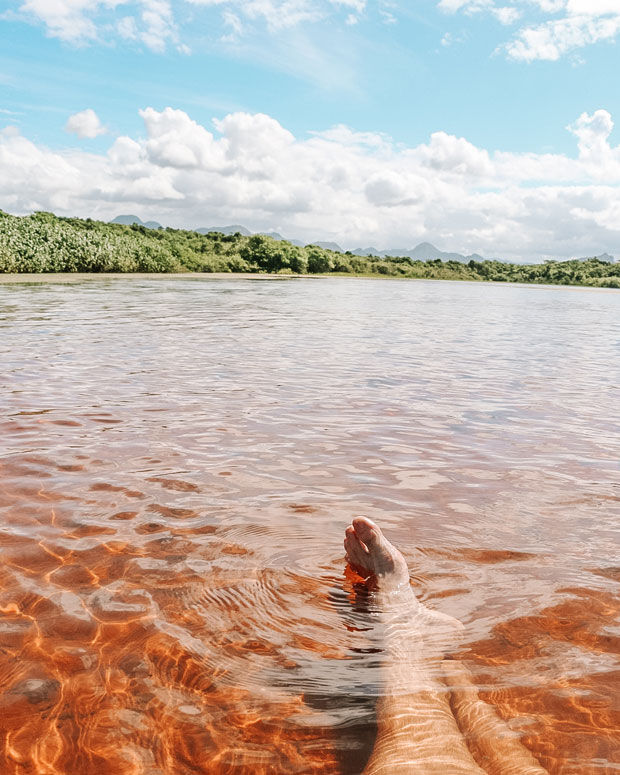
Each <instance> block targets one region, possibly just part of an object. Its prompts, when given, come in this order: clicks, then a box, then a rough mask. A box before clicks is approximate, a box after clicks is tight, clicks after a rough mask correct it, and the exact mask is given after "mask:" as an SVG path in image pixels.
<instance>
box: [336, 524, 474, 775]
mask: <svg viewBox="0 0 620 775" xmlns="http://www.w3.org/2000/svg"><path fill="white" fill-rule="evenodd" d="M345 549H346V552H347V558H348V560H349V562H350V563H351V565H353V567H354V568H355V569H356V570H360V571H361V572H363V573H364V574H365V575H369V574H371V576H372V586H373V590H374V593H373V600H374V602H375V603H376V605H377V608H378V616H379V617H380V626H381V628H382V630H383V637H384V639H385V640H384V649H385V651H384V666H383V669H384V680H385V687H384V696H382V698H381V699H380V700H379V702H378V705H377V724H378V731H377V741H376V743H375V748H374V750H373V752H372V755H371V757H370V761H369V762H368V764H367V766H366V769H365V770H364V775H483V772H484V771H483V770H481V769H480V767H478V765H477V764H476V762H475V761H474V759H473V757H472V755H471V753H470V752H469V750H468V748H467V745H466V744H465V740H464V738H463V736H462V734H461V733H460V730H459V728H458V725H457V723H456V720H455V718H454V714H453V713H452V709H451V707H450V696H449V692H448V690H447V688H446V686H445V684H444V683H443V681H442V674H441V661H442V657H443V650H444V648H445V645H446V641H447V640H448V639H449V637H450V635H452V636H453V637H454V635H455V633H456V632H457V629H458V627H459V625H458V623H457V622H456V620H453V619H451V617H446V616H442V615H441V614H437V613H434V612H432V611H430V610H429V609H427V608H426V607H425V606H423V605H422V604H421V603H420V602H419V601H418V600H417V598H416V597H415V595H414V594H413V590H412V589H411V586H410V583H409V572H408V570H407V564H406V562H405V560H404V558H403V556H402V555H401V554H400V552H398V551H397V550H396V549H395V548H394V547H393V546H392V545H391V544H390V543H389V542H388V541H387V540H386V539H385V537H384V536H383V534H382V533H381V531H380V530H379V528H378V527H377V526H376V525H375V524H374V523H372V522H370V520H367V519H364V518H361V517H360V518H357V519H355V520H353V525H352V526H350V527H348V528H347V531H346V537H345Z"/></svg>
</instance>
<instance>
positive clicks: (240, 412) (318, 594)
mask: <svg viewBox="0 0 620 775" xmlns="http://www.w3.org/2000/svg"><path fill="white" fill-rule="evenodd" d="M0 303H1V306H0V313H1V324H0V325H1V327H0V363H1V367H2V368H1V372H0V380H1V382H2V393H1V396H0V401H1V403H2V415H1V419H0V423H1V436H0V444H1V452H0V454H1V457H0V477H1V478H0V508H1V509H2V523H1V532H0V541H1V547H2V548H1V551H2V565H1V570H0V612H1V618H0V686H1V687H2V688H1V690H0V691H1V694H0V773H2V775H5V774H6V775H9V774H12V773H16V774H17V773H20V774H21V773H37V774H38V773H40V774H41V775H43V774H45V775H108V773H110V775H112V774H113V775H129V774H130V773H131V774H133V773H135V774H136V775H137V774H138V773H140V774H144V775H164V774H165V775H186V774H189V773H192V775H193V774H194V773H209V775H219V774H220V773H227V774H229V775H233V774H234V775H242V774H243V775H245V774H246V773H248V775H249V774H250V773H252V774H257V775H267V773H273V774H274V775H276V774H278V775H279V774H280V773H281V774H282V775H285V774H287V773H304V775H306V774H307V775H313V774H314V773H330V774H333V775H336V774H339V773H342V774H343V775H355V774H356V773H359V772H361V770H362V768H363V766H364V764H365V761H366V759H367V757H368V754H369V752H370V750H371V748H372V744H373V734H374V728H375V726H374V725H375V719H374V701H375V698H376V695H377V693H378V692H380V683H379V682H378V680H377V675H376V672H377V662H378V656H377V653H375V652H376V649H373V648H369V642H368V640H367V638H366V635H365V633H364V626H363V621H362V619H363V616H364V614H363V612H359V611H357V612H356V611H355V610H354V609H352V608H351V603H350V597H351V594H350V593H351V587H350V584H349V582H348V581H347V579H346V578H345V576H344V562H343V557H342V533H343V529H344V527H345V526H346V524H347V522H348V520H349V519H350V517H351V516H352V515H354V514H358V513H362V514H367V515H368V516H370V517H371V518H373V519H376V520H377V521H379V522H381V524H382V525H384V526H385V528H386V532H387V533H388V536H389V537H390V538H391V539H392V540H393V541H394V542H395V543H397V544H398V545H399V546H400V547H401V549H402V550H403V552H404V554H405V556H406V557H407V559H408V561H409V563H410V567H411V570H412V573H413V575H414V578H415V581H416V585H417V587H416V588H417V590H418V593H419V594H420V595H421V597H422V598H423V599H424V600H425V602H426V603H427V604H428V605H429V606H432V607H435V608H437V609H439V610H441V611H444V612H446V613H450V614H452V615H454V616H457V617H458V618H460V619H461V620H462V621H463V622H464V623H465V624H466V626H467V639H468V640H467V645H466V646H464V647H463V648H462V649H461V652H460V653H461V656H462V658H463V660H464V661H465V663H466V664H467V665H468V666H469V668H470V669H471V670H472V672H473V674H474V676H475V679H476V681H477V683H478V685H479V687H480V689H481V692H482V696H483V697H484V698H485V699H486V700H487V701H488V702H490V703H491V704H493V705H494V706H495V707H496V708H497V709H498V711H499V713H500V714H501V716H502V717H503V718H505V719H507V720H508V722H509V724H510V726H511V727H512V728H513V729H514V730H515V732H517V733H518V734H519V735H521V736H522V740H523V742H524V743H525V744H526V745H527V747H528V748H529V749H530V750H531V751H532V752H533V753H534V755H535V756H536V757H538V758H539V760H540V761H541V763H542V764H543V765H544V766H545V767H546V768H547V769H548V771H549V772H550V773H552V775H568V774H569V773H570V774H573V773H574V774H575V775H577V774H579V775H607V774H608V773H609V774H611V773H617V772H619V771H620V549H619V547H620V509H619V502H620V471H619V449H620V446H619V443H618V439H619V433H620V425H619V409H618V407H619V406H620V400H619V399H620V391H619V389H618V384H619V377H620V369H619V363H620V360H619V356H620V345H619V340H620V294H618V293H613V292H612V293H605V292H596V291H586V290H571V289H562V288H556V289H541V288H534V287H527V288H518V287H508V286H484V285H476V284H456V283H416V282H410V281H394V282H379V281H369V280H353V279H351V280H349V279H346V280H337V279H327V280H293V281H283V282H269V281H250V280H245V281H236V280H226V281H204V280H200V281H195V280H159V281H149V280H141V281H131V280H115V281H106V280H104V279H102V280H98V281H94V282H85V283H79V284H75V285H66V286H63V285H53V286H51V285H14V286H4V287H3V286H0ZM447 775H448V774H447Z"/></svg>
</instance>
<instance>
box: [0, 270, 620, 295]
mask: <svg viewBox="0 0 620 775" xmlns="http://www.w3.org/2000/svg"><path fill="white" fill-rule="evenodd" d="M329 278H337V279H342V278H350V279H357V280H388V281H390V280H391V281H394V280H406V281H407V282H411V281H413V282H424V283H467V284H475V285H493V286H507V287H511V288H539V289H547V290H550V289H554V288H555V289H560V288H562V289H564V290H569V291H601V292H605V293H618V291H619V290H620V289H618V288H605V287H597V286H595V285H560V284H555V283H510V282H498V281H497V280H456V279H445V280H442V279H439V278H435V277H393V276H386V275H367V274H350V273H348V272H347V273H346V274H345V273H342V274H341V273H330V274H269V273H267V272H109V273H108V272H45V273H41V274H29V273H26V272H23V273H19V274H9V273H6V274H3V273H0V286H1V285H18V284H22V285H36V284H43V283H50V284H54V283H57V284H72V283H79V282H90V281H93V280H166V279H174V280H299V279H302V280H312V279H321V280H325V279H329Z"/></svg>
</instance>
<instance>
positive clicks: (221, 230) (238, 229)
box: [194, 223, 252, 237]
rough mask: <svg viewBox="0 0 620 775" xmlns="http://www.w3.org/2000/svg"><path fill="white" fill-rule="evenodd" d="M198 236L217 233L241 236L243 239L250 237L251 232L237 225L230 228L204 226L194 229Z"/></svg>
mask: <svg viewBox="0 0 620 775" xmlns="http://www.w3.org/2000/svg"><path fill="white" fill-rule="evenodd" d="M194 231H197V232H198V234H208V233H209V232H210V231H218V232H219V233H220V234H237V233H239V234H242V235H243V236H244V237H250V236H252V232H251V231H249V229H246V228H245V226H240V225H239V224H238V223H235V224H233V225H232V226H205V227H203V228H202V229H194Z"/></svg>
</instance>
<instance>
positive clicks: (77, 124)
mask: <svg viewBox="0 0 620 775" xmlns="http://www.w3.org/2000/svg"><path fill="white" fill-rule="evenodd" d="M65 132H70V133H73V134H76V135H77V136H78V137H79V138H85V137H88V138H93V137H98V136H99V135H104V134H105V133H106V128H105V127H104V126H103V125H102V124H101V121H100V120H99V116H98V115H97V114H96V113H95V111H94V110H93V109H92V108H87V109H86V110H81V111H80V112H79V113H74V114H73V115H72V116H69V120H68V121H67V123H66V124H65Z"/></svg>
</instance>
